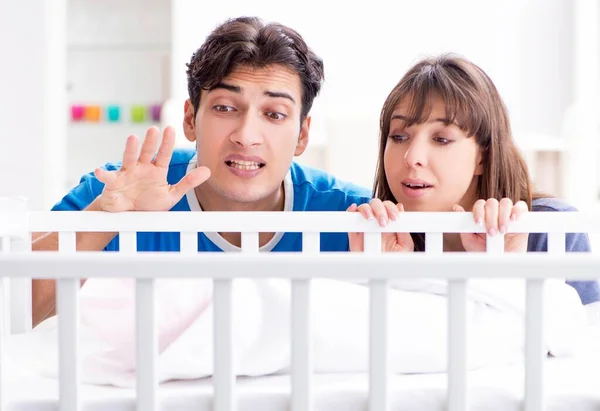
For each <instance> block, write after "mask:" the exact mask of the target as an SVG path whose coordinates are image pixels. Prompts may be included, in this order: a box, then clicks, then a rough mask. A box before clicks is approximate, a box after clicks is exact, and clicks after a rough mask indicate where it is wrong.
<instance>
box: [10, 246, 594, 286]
mask: <svg viewBox="0 0 600 411" xmlns="http://www.w3.org/2000/svg"><path fill="white" fill-rule="evenodd" d="M0 272H1V273H2V275H5V276H8V277H26V278H29V277H31V278H46V279H54V278H91V277H104V278H115V277H120V278H132V277H135V278H184V277H188V278H189V277H197V278H214V279H235V278H286V279H311V278H329V279H352V278H360V279H393V278H405V279H410V278H421V279H422V278H436V279H442V280H443V279H445V280H451V279H474V278H516V279H531V280H533V279H538V280H539V279H551V278H555V279H573V280H575V279H577V280H581V281H584V280H596V279H598V278H600V255H596V254H591V253H567V254H563V255H552V254H546V253H515V254H504V255H492V254H487V253H446V254H441V255H440V254H436V255H428V254H427V253H383V254H379V255H370V254H364V253H343V252H332V253H325V252H322V253H318V254H310V255H306V254H303V253H283V252H282V253H279V252H277V253H249V254H243V253H239V254H238V253H236V254H235V255H232V253H222V252H216V253H212V252H201V253H197V254H187V253H186V254H180V253H175V252H162V253H152V252H140V253H134V254H120V253H117V252H77V253H69V254H62V253H58V252H34V253H8V254H0Z"/></svg>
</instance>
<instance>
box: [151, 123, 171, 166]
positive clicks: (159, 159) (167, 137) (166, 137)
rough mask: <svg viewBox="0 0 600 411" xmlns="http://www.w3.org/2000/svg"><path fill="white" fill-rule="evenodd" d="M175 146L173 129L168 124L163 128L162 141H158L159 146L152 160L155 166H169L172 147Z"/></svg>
mask: <svg viewBox="0 0 600 411" xmlns="http://www.w3.org/2000/svg"><path fill="white" fill-rule="evenodd" d="M174 148H175V130H174V129H173V127H171V126H169V127H167V128H165V131H164V132H163V138H162V142H161V143H160V147H159V148H158V153H157V154H156V159H155V160H154V164H155V165H156V166H157V167H162V168H167V167H169V163H170V162H171V157H172V156H173V149H174Z"/></svg>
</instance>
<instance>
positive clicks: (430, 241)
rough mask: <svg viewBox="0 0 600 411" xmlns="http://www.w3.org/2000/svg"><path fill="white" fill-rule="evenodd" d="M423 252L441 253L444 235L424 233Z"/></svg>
mask: <svg viewBox="0 0 600 411" xmlns="http://www.w3.org/2000/svg"><path fill="white" fill-rule="evenodd" d="M425 252H426V253H428V254H429V253H440V254H441V253H443V252H444V233H426V234H425Z"/></svg>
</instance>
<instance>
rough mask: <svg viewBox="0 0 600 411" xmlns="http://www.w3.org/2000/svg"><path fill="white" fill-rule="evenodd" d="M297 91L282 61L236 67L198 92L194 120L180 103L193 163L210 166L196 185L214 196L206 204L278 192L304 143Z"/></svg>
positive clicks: (249, 200) (294, 78)
mask: <svg viewBox="0 0 600 411" xmlns="http://www.w3.org/2000/svg"><path fill="white" fill-rule="evenodd" d="M301 96H302V86H301V83H300V77H299V76H298V74H297V73H295V72H294V71H292V70H290V69H288V68H286V67H284V66H278V65H274V66H269V67H266V68H260V69H258V68H251V67H240V68H238V69H237V70H235V71H233V72H232V73H231V74H230V75H228V76H227V77H225V78H224V79H223V81H222V82H221V83H220V84H219V85H218V86H217V87H215V88H214V89H212V90H209V91H206V90H203V91H202V94H201V96H200V105H199V107H198V111H197V113H196V117H195V119H194V108H193V105H192V104H191V102H190V101H188V102H187V103H186V114H185V120H184V131H185V134H186V137H187V138H188V140H190V141H196V147H197V151H198V165H201V166H206V167H208V168H209V169H210V171H211V177H210V179H209V180H208V181H207V182H206V183H204V184H203V185H202V186H201V190H202V191H203V192H204V193H205V195H206V194H210V196H211V197H213V198H214V197H215V196H216V197H218V199H217V198H214V199H213V200H211V202H212V203H220V202H222V201H225V202H226V203H227V204H230V203H231V202H233V203H237V204H240V205H242V204H243V205H245V206H249V205H250V204H248V203H262V202H267V203H268V202H269V198H271V197H277V196H278V195H279V193H280V189H281V185H282V182H283V180H284V178H285V175H286V173H287V172H288V169H289V167H290V164H291V162H292V158H293V157H294V156H298V155H300V154H302V152H303V151H304V149H305V148H306V144H307V143H308V130H309V125H310V119H309V118H308V119H305V120H304V121H303V122H302V124H301V123H300V117H301V109H302V101H301ZM251 208H252V207H251Z"/></svg>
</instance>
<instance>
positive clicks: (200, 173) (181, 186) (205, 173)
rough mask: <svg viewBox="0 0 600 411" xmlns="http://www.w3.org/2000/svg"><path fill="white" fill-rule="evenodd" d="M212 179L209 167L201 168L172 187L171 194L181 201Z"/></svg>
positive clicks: (194, 170) (197, 168)
mask: <svg viewBox="0 0 600 411" xmlns="http://www.w3.org/2000/svg"><path fill="white" fill-rule="evenodd" d="M209 178H210V170H209V169H208V168H207V167H204V166H199V167H196V168H195V169H193V170H192V171H190V172H189V173H188V174H187V175H186V176H185V177H183V178H182V179H181V180H180V181H179V182H178V183H177V184H175V185H173V186H171V194H173V196H174V197H176V198H177V200H179V199H180V198H181V197H183V196H184V195H186V194H187V192H188V191H190V190H191V189H193V188H195V187H198V186H199V185H200V184H202V183H204V182H205V181H206V180H208V179H209Z"/></svg>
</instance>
